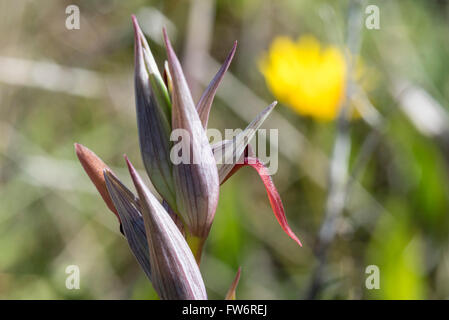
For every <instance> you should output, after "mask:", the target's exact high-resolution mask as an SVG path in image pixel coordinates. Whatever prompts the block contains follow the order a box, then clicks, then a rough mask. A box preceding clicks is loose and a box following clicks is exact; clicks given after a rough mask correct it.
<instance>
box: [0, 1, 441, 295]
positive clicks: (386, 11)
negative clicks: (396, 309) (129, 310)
mask: <svg viewBox="0 0 449 320" xmlns="http://www.w3.org/2000/svg"><path fill="white" fill-rule="evenodd" d="M354 3H355V4H354ZM70 4H76V5H78V6H79V8H80V11H81V28H80V29H79V30H67V28H66V27H65V20H66V18H67V15H66V13H65V9H66V7H67V6H68V5H70ZM368 4H375V5H377V6H378V7H379V9H380V29H378V30H370V29H367V28H366V27H365V18H366V17H367V14H365V12H364V10H365V7H366V6H367V5H368ZM133 13H135V14H136V15H137V16H138V19H139V21H140V23H141V26H142V28H143V29H144V32H145V33H146V35H147V37H148V39H149V42H150V45H151V47H152V49H153V54H154V55H155V57H156V60H157V61H158V63H159V65H160V66H161V65H162V63H163V62H164V60H165V52H164V48H163V46H162V36H161V28H162V26H165V27H167V30H168V32H169V34H170V37H171V39H172V42H173V43H174V46H175V49H176V51H177V53H178V55H179V57H180V59H181V61H182V64H183V67H184V69H185V73H186V75H187V77H188V80H189V84H190V86H191V88H192V91H193V94H194V97H195V98H196V99H197V98H198V97H199V95H200V94H201V91H202V89H203V88H204V87H205V85H207V83H208V81H209V80H210V79H211V77H212V76H213V74H214V73H215V72H216V70H217V69H218V66H219V64H220V63H221V62H222V61H223V59H224V58H225V57H226V54H227V52H228V50H229V49H230V48H231V47H232V44H233V41H234V40H238V42H239V44H238V48H237V53H236V56H235V58H234V61H233V62H232V65H231V67H230V69H229V72H228V73H227V75H226V77H225V81H224V83H223V85H222V87H221V88H220V89H219V91H218V97H217V98H216V99H215V103H214V106H213V109H212V113H211V118H210V127H214V128H218V129H220V130H224V129H225V128H244V127H245V126H246V124H247V123H248V122H249V121H250V120H251V119H252V118H253V117H254V116H255V115H256V114H257V113H258V112H259V111H261V110H262V108H264V107H265V106H267V105H268V104H269V103H271V101H273V100H275V99H279V100H280V104H279V105H278V106H277V107H276V109H275V111H274V113H273V114H272V116H271V117H270V119H269V120H268V121H267V122H266V123H265V124H264V126H263V127H264V128H277V129H279V143H278V147H279V148H278V151H279V169H278V171H277V173H276V174H275V175H274V177H273V178H274V182H275V184H276V186H277V188H278V190H279V192H280V194H281V197H282V199H283V203H284V206H285V209H286V214H287V218H288V220H289V223H290V225H291V227H292V229H293V230H294V231H295V232H296V233H297V234H298V236H299V238H300V239H301V240H302V243H303V247H302V248H299V247H298V246H297V245H296V244H295V243H294V241H292V240H291V239H290V238H288V237H287V236H286V235H285V234H284V233H283V231H282V230H281V228H280V226H279V224H278V223H277V221H276V220H275V218H274V216H273V214H272V213H271V208H270V205H269V202H268V199H267V197H266V193H265V189H264V187H263V184H262V183H261V181H260V179H259V177H258V176H257V174H256V172H254V171H253V170H252V169H250V168H245V169H242V170H240V171H239V172H238V173H237V174H236V175H235V176H234V177H233V178H232V179H230V180H229V181H228V182H226V183H225V184H224V185H223V186H222V188H221V189H220V201H219V207H218V210H217V213H216V218H215V221H214V224H213V227H212V230H211V233H210V237H209V239H208V242H207V246H206V249H205V255H204V256H203V262H202V266H201V270H202V273H203V275H204V279H205V283H206V287H207V290H208V294H209V296H210V298H212V299H222V298H223V297H224V295H225V294H226V292H227V290H228V287H229V285H230V283H231V282H232V280H233V278H234V275H235V272H236V270H237V268H238V267H239V266H241V267H242V276H241V280H240V284H239V286H238V290H237V297H238V298H239V299H303V298H323V299H402V298H412V299H447V298H448V297H449V241H448V240H449V238H448V230H449V183H448V169H449V167H448V165H449V163H448V160H449V157H448V154H449V115H448V113H449V103H448V101H449V72H448V71H449V59H448V58H447V57H449V25H448V22H449V5H448V4H447V2H446V1H424V0H423V1H371V2H370V3H366V2H363V1H362V2H357V1H330V0H329V1H324V0H313V1H312V0H280V1H268V0H234V1H231V0H211V1H206V0H193V1H187V0H170V1H167V0H165V1H162V0H154V1H137V0H128V1H118V0H115V1H114V0H113V1H105V0H104V1H103V0H96V1H88V0H85V1H59V0H58V1H56V0H46V1H25V0H18V1H8V0H1V1H0V298H1V299H49V298H54V299H155V298H157V296H156V294H155V292H154V290H153V288H152V286H151V284H150V283H149V281H147V279H146V278H145V276H144V274H143V272H142V271H141V270H140V268H139V266H138V264H137V263H136V261H135V259H134V257H133V256H132V254H131V252H130V250H129V248H128V246H127V243H126V241H125V240H124V238H123V236H122V235H121V234H120V233H119V230H118V225H117V223H116V218H115V217H114V216H113V214H111V213H110V212H109V211H108V209H107V208H106V206H105V205H104V203H103V202H102V200H101V198H100V197H99V196H98V194H97V192H96V190H95V188H94V187H93V185H92V184H91V183H90V181H89V179H88V177H87V175H86V174H85V173H84V172H83V171H82V168H81V166H80V164H79V163H78V162H77V159H76V156H75V153H74V148H73V143H74V142H79V143H82V144H84V145H86V146H87V147H89V148H90V149H92V150H94V151H95V152H96V153H97V154H98V155H99V156H100V157H101V158H102V159H103V160H105V161H106V162H107V163H108V164H109V165H110V166H111V167H112V168H113V169H114V171H116V172H117V173H118V175H119V176H120V178H123V180H124V181H126V182H127V183H128V185H130V184H129V178H128V174H127V173H126V170H125V168H124V161H123V157H122V155H123V154H124V153H126V154H127V155H128V156H129V157H130V159H131V160H132V161H133V162H134V163H135V164H136V166H137V167H138V168H141V169H142V168H143V166H142V162H141V159H140V154H139V146H138V138H137V128H136V123H135V106H134V90H133V41H134V38H133V30H132V25H131V19H130V15H131V14H133ZM354 17H356V18H357V17H359V18H361V20H360V19H359V20H357V19H356V18H354ZM351 21H352V22H354V21H356V22H357V21H359V22H360V23H353V24H352V25H351ZM303 35H308V36H311V37H314V38H315V39H316V40H317V41H318V42H319V43H321V45H322V46H323V47H328V46H332V47H335V48H338V49H339V50H341V52H343V53H347V52H351V56H356V57H357V60H358V61H361V64H362V65H363V68H362V69H363V72H362V73H363V78H364V79H365V80H367V81H365V82H363V81H361V80H360V81H359V78H357V79H356V80H354V81H352V80H351V79H349V80H348V81H352V83H353V84H354V83H355V84H356V85H352V86H350V85H348V86H347V87H348V88H352V89H354V88H356V90H348V91H347V92H345V94H349V95H351V96H350V97H348V99H346V100H347V101H349V100H350V101H351V103H344V102H343V103H342V105H346V107H347V108H356V110H357V115H356V116H354V117H351V119H350V120H347V121H345V119H344V118H343V117H340V121H338V120H337V119H333V120H327V121H323V120H320V119H317V118H315V117H313V116H307V115H304V114H301V113H300V112H297V111H296V109H295V108H294V107H292V106H291V105H289V103H285V101H284V100H283V99H282V97H277V96H276V93H274V92H272V91H271V90H270V88H269V86H267V79H266V78H265V77H264V74H263V73H262V72H261V60H262V59H263V57H264V55H266V54H267V52H268V50H269V48H270V45H271V44H272V43H273V41H274V40H275V39H276V38H277V37H279V36H286V37H289V38H290V39H292V41H296V39H298V38H299V37H302V36H303ZM351 39H352V40H351ZM354 39H357V41H356V43H358V45H356V46H353V47H352V48H351V41H353V40H354ZM354 48H355V51H354ZM354 60H355V59H354ZM356 69H357V68H356ZM351 74H352V73H351ZM295 76H296V77H302V78H304V77H307V74H306V75H293V76H292V77H293V78H292V79H293V80H292V81H296V80H295ZM302 81H303V82H304V80H302ZM323 81H324V82H326V79H325V76H324V79H323ZM305 82H307V81H305ZM366 83H368V84H366ZM346 107H344V108H346ZM338 123H340V124H338ZM342 155H343V156H342ZM345 155H346V156H347V157H345ZM331 164H334V165H335V167H334V169H333V170H331V171H330V168H331V167H332V166H331ZM331 172H334V173H336V174H330V173H331ZM339 173H342V174H339ZM342 177H343V178H342ZM341 181H343V182H344V185H343V187H342V186H341V185H340V183H339V182H341ZM335 196H337V198H338V199H340V200H341V199H343V201H340V202H338V201H337V204H335V203H334V202H333V201H332V199H335V198H334V197H335ZM330 199H331V200H330ZM338 203H340V204H338ZM323 225H327V226H330V229H327V228H324V227H323ZM320 230H321V231H320ZM323 230H324V231H323ZM328 230H330V231H329V233H326V232H327V231H328ZM69 265H78V266H79V267H80V272H81V282H80V290H68V289H67V288H66V287H65V281H66V277H67V276H68V275H67V274H66V273H65V270H66V267H67V266H69ZM369 265H376V266H378V267H379V271H380V289H378V290H368V289H367V288H366V286H365V280H366V278H367V276H368V275H367V274H366V273H365V270H366V267H367V266H369Z"/></svg>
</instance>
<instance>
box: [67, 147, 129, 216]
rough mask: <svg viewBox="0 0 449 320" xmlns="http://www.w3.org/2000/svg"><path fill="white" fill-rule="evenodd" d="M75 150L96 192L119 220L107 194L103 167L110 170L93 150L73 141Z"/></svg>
mask: <svg viewBox="0 0 449 320" xmlns="http://www.w3.org/2000/svg"><path fill="white" fill-rule="evenodd" d="M75 152H76V155H77V157H78V159H79V161H80V163H81V165H82V166H83V168H84V171H86V173H87V175H88V176H89V178H90V180H91V181H92V183H93V184H94V185H95V187H96V188H97V190H98V192H99V193H100V195H101V197H102V198H103V201H104V202H105V203H106V205H107V206H108V208H109V210H111V211H112V212H113V213H114V214H115V216H116V217H117V219H118V220H119V222H120V216H119V214H118V212H117V209H116V208H115V206H114V203H113V202H112V199H111V197H110V195H109V192H108V190H107V187H106V182H105V178H104V174H103V170H104V169H107V170H109V171H110V172H111V173H112V170H111V169H110V168H109V167H108V166H107V165H106V164H105V163H104V162H103V160H101V159H100V158H99V157H98V156H97V155H96V154H95V153H94V152H93V151H91V150H90V149H89V148H87V147H85V146H83V145H82V144H79V143H75ZM112 174H113V173H112Z"/></svg>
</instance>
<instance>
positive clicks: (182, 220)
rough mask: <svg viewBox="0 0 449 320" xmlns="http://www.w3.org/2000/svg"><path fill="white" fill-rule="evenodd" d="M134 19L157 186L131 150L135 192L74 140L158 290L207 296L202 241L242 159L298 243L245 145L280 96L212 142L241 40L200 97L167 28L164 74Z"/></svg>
mask: <svg viewBox="0 0 449 320" xmlns="http://www.w3.org/2000/svg"><path fill="white" fill-rule="evenodd" d="M132 21H133V25H134V35H135V45H134V50H135V77H134V81H135V99H136V114H137V124H138V132H139V140H140V151H141V155H142V160H143V163H144V166H145V169H146V172H147V173H148V176H149V178H150V180H151V183H152V184H153V186H154V189H155V191H150V189H149V188H148V187H147V186H146V185H145V184H144V182H143V180H142V178H141V177H140V175H139V173H138V172H137V171H136V169H135V168H134V167H133V165H132V164H131V162H130V161H129V159H128V158H127V157H126V156H125V159H126V163H127V166H128V169H129V172H130V175H131V178H132V181H133V184H134V187H135V190H136V193H133V192H132V191H130V190H129V189H128V188H127V187H126V186H125V185H124V184H123V183H122V182H121V181H120V180H119V178H118V177H117V175H116V174H114V172H112V170H111V169H110V168H109V167H108V166H107V165H106V164H105V163H104V162H103V161H102V160H101V159H100V158H99V157H98V156H97V155H95V153H93V152H92V151H90V150H89V149H88V148H86V147H85V146H82V145H80V144H75V150H76V154H77V156H78V158H79V160H80V162H81V164H82V166H83V168H84V170H85V171H86V173H87V174H88V176H89V177H90V179H91V180H92V182H93V184H94V185H95V186H96V188H97V189H98V191H99V193H100V195H101V196H102V198H103V200H104V202H105V203H106V205H107V206H108V208H109V209H110V210H111V211H112V212H113V213H114V214H115V215H116V216H117V218H118V222H119V224H120V230H121V232H122V233H123V235H124V236H125V238H126V240H127V242H128V245H129V247H130V249H131V251H132V252H133V254H134V256H135V257H136V259H137V261H138V263H139V264H140V266H141V267H142V269H143V271H144V272H145V274H146V275H147V277H148V278H149V279H150V281H151V282H152V284H153V287H154V289H155V290H156V292H157V293H158V295H159V297H160V298H161V299H189V300H191V299H192V300H197V299H207V293H206V289H205V285H204V282H203V279H202V276H201V273H200V270H199V264H200V261H201V254H202V249H203V246H204V243H205V241H206V239H207V237H208V234H209V231H210V228H211V225H212V222H213V220H214V215H215V211H216V208H217V203H218V198H219V188H220V185H221V184H223V183H224V182H225V181H226V180H227V179H228V178H229V177H231V176H232V175H233V174H234V173H235V172H236V171H237V170H238V169H239V168H241V167H242V166H246V165H249V166H251V167H253V168H254V169H256V170H257V172H258V173H259V175H260V177H261V179H262V181H263V183H264V185H265V188H266V190H267V193H268V198H269V201H270V204H271V207H272V209H273V212H274V214H275V216H276V218H277V220H278V222H279V224H280V225H281V227H282V229H283V230H284V231H285V232H286V233H287V235H289V236H290V237H291V238H292V239H293V240H294V241H296V242H297V243H298V244H299V245H301V242H300V241H299V239H298V238H297V237H296V235H295V234H294V233H293V231H292V230H291V229H290V227H289V225H288V223H287V219H286V217H285V212H284V208H283V205H282V201H281V199H280V196H279V193H278V192H277V190H276V188H275V186H274V184H273V181H272V179H271V176H270V175H269V174H268V170H267V168H266V167H265V166H264V164H263V163H262V161H260V160H259V159H258V158H257V157H256V156H255V155H254V153H253V152H252V150H251V149H250V147H249V145H248V143H249V141H250V140H251V138H252V137H253V136H254V134H255V132H256V130H257V129H258V128H259V127H260V126H261V124H262V123H263V121H264V120H265V119H266V118H267V117H268V115H269V114H270V112H271V111H272V110H273V108H274V107H275V105H276V102H274V103H272V104H271V105H270V106H268V107H267V108H266V109H264V110H263V111H262V112H261V113H260V114H259V115H257V117H256V118H255V119H254V120H253V121H252V122H251V123H250V124H249V125H248V126H247V128H246V129H245V130H244V131H242V132H241V133H239V134H237V135H236V136H235V137H234V138H233V139H232V140H223V141H220V142H218V143H215V144H212V145H211V144H210V143H209V139H208V137H207V134H206V129H207V123H208V118H209V113H210V109H211V106H212V103H213V100H214V96H215V93H216V91H217V88H218V86H219V84H220V82H221V80H222V79H223V77H224V74H225V73H226V71H227V69H228V67H229V65H230V63H231V61H232V58H233V56H234V54H235V51H236V47H237V43H234V46H233V48H232V49H231V51H230V53H229V54H228V56H227V58H226V60H225V61H224V63H223V65H222V67H221V68H220V69H219V71H218V72H217V74H216V75H215V77H214V78H213V79H212V81H211V82H210V84H209V86H208V87H207V88H206V90H205V91H204V93H203V95H202V96H201V98H200V100H199V101H198V103H197V104H196V105H195V103H194V101H193V99H192V95H191V92H190V90H189V88H188V85H187V82H186V79H185V77H184V73H183V71H182V68H181V65H180V63H179V61H178V58H177V57H176V54H175V52H174V50H173V48H172V46H171V43H170V40H169V39H168V36H167V34H166V32H165V30H163V36H164V41H165V46H166V50H167V57H168V59H167V60H168V61H166V62H165V65H164V70H163V72H162V74H161V72H160V71H159V69H158V67H157V64H156V62H155V60H154V57H153V55H152V53H151V50H150V47H149V45H148V42H147V41H146V39H145V37H144V34H143V32H142V30H141V29H140V27H139V24H138V22H137V19H136V18H135V17H134V16H132ZM177 129H182V130H184V131H186V132H187V133H188V134H189V139H181V140H180V141H172V139H171V138H172V137H171V133H172V132H173V131H174V130H177ZM176 146H182V148H181V149H182V152H187V153H188V155H189V158H191V159H190V160H192V159H200V160H201V161H199V162H195V161H184V162H180V163H177V162H176V163H174V162H173V161H172V155H173V154H172V153H173V152H174V151H173V150H175V149H176ZM176 150H179V149H176ZM186 150H187V151H186ZM239 277H240V269H239V270H238V272H237V276H236V278H235V280H234V282H233V283H232V285H231V288H230V289H229V292H228V294H227V296H226V298H227V299H235V289H236V287H237V283H238V280H239Z"/></svg>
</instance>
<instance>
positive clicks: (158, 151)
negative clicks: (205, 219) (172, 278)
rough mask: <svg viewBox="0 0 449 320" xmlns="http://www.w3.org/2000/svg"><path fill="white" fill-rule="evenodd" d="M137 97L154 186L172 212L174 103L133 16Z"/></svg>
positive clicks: (141, 135)
mask: <svg viewBox="0 0 449 320" xmlns="http://www.w3.org/2000/svg"><path fill="white" fill-rule="evenodd" d="M133 25H134V36H135V75H134V77H135V78H134V83H135V95H136V114H137V125H138V131H139V141H140V151H141V154H142V160H143V163H144V165H145V169H146V171H147V173H148V176H149V177H150V179H151V181H152V183H153V185H154V187H155V188H156V190H157V191H158V193H159V194H160V195H161V196H162V197H163V198H164V200H165V201H167V203H168V204H169V205H170V206H171V208H172V209H174V210H175V208H176V198H175V191H174V183H173V177H172V166H171V161H170V149H171V145H172V144H171V142H170V133H171V124H170V121H171V120H170V119H171V103H170V98H169V95H168V91H167V88H166V87H165V84H164V81H163V79H162V76H161V74H160V73H159V70H158V68H157V65H156V62H155V61H154V58H153V55H152V54H151V51H150V48H149V46H148V43H147V41H146V39H145V37H144V35H143V33H142V31H141V29H140V27H139V25H138V23H137V20H136V18H135V17H134V16H133Z"/></svg>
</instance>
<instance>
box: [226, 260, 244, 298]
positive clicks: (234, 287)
mask: <svg viewBox="0 0 449 320" xmlns="http://www.w3.org/2000/svg"><path fill="white" fill-rule="evenodd" d="M241 271H242V268H241V267H239V269H238V270H237V274H236V275H235V278H234V280H233V281H232V283H231V286H230V287H229V290H228V293H227V294H226V298H225V300H235V299H236V294H235V292H236V290H237V286H238V284H239V281H240V274H241Z"/></svg>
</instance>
